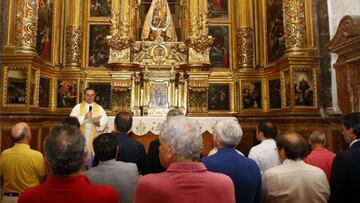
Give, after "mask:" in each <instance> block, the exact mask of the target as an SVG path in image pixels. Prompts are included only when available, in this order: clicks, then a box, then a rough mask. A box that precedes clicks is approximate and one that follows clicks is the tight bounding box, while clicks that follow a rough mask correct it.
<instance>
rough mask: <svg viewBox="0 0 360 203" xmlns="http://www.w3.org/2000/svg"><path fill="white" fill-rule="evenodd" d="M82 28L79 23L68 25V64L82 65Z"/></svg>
mask: <svg viewBox="0 0 360 203" xmlns="http://www.w3.org/2000/svg"><path fill="white" fill-rule="evenodd" d="M81 50H82V29H81V27H80V26H77V25H68V26H67V27H66V65H67V66H81V53H82V52H81Z"/></svg>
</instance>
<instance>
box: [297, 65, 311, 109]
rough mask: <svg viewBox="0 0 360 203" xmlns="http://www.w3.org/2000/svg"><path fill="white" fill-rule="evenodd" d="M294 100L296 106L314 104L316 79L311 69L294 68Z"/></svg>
mask: <svg viewBox="0 0 360 203" xmlns="http://www.w3.org/2000/svg"><path fill="white" fill-rule="evenodd" d="M292 79H293V88H294V90H293V101H294V104H295V106H313V105H314V81H313V75H312V70H311V69H305V68H304V69H301V68H299V69H294V71H293V78H292Z"/></svg>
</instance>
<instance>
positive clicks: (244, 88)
mask: <svg viewBox="0 0 360 203" xmlns="http://www.w3.org/2000/svg"><path fill="white" fill-rule="evenodd" d="M241 101H242V108H243V109H261V108H262V95H261V81H260V80H244V81H241Z"/></svg>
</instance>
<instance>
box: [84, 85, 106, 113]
mask: <svg viewBox="0 0 360 203" xmlns="http://www.w3.org/2000/svg"><path fill="white" fill-rule="evenodd" d="M89 87H92V88H94V89H95V91H96V98H95V102H96V103H98V104H99V105H100V106H102V107H103V108H104V109H111V84H110V83H89Z"/></svg>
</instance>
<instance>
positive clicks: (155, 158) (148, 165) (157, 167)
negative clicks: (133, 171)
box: [144, 139, 165, 175]
mask: <svg viewBox="0 0 360 203" xmlns="http://www.w3.org/2000/svg"><path fill="white" fill-rule="evenodd" d="M159 146H160V142H159V139H156V140H153V141H151V143H150V146H149V151H148V153H147V156H146V161H145V169H144V175H145V174H148V173H160V172H164V171H165V168H164V167H162V165H161V163H160V159H159Z"/></svg>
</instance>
